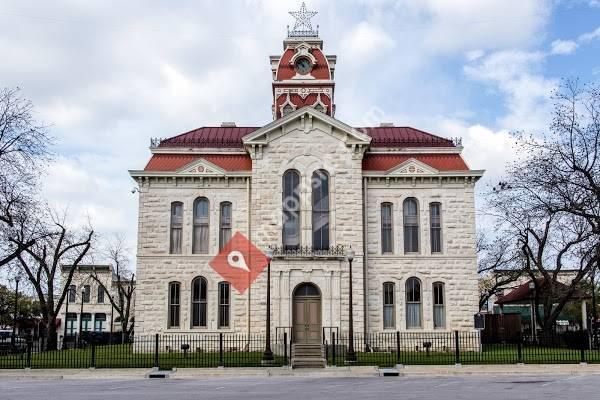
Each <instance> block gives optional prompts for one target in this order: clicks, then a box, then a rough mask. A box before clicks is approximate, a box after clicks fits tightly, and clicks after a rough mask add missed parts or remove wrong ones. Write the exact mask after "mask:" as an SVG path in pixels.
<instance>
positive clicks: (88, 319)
mask: <svg viewBox="0 0 600 400" xmlns="http://www.w3.org/2000/svg"><path fill="white" fill-rule="evenodd" d="M91 330H92V314H90V313H83V314H81V331H82V332H89V331H91Z"/></svg>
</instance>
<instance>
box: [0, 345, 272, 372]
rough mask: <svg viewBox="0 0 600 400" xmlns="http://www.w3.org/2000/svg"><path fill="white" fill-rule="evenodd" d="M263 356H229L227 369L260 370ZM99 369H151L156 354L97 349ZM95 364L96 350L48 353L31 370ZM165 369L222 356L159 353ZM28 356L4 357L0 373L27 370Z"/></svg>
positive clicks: (207, 363)
mask: <svg viewBox="0 0 600 400" xmlns="http://www.w3.org/2000/svg"><path fill="white" fill-rule="evenodd" d="M261 360H262V352H259V351H254V352H243V351H239V352H225V353H223V366H225V367H257V366H261ZM95 361H96V368H151V367H153V365H154V354H153V353H138V352H134V351H133V346H132V345H131V344H123V345H113V346H97V347H96V354H95ZM92 365H93V364H92V348H91V347H87V348H85V349H70V350H57V351H47V352H41V353H32V354H31V368H89V367H91V366H92ZM159 365H160V368H161V369H171V368H173V367H177V368H186V367H187V368H199V367H218V366H219V365H221V364H220V360H219V353H215V352H206V353H196V352H189V353H187V354H184V353H182V352H173V353H167V352H162V353H159ZM274 365H276V366H281V365H283V357H279V356H275V363H274ZM26 366H27V355H26V354H15V355H8V356H0V369H2V368H5V369H6V368H25V367H26Z"/></svg>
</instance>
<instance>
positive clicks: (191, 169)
mask: <svg viewBox="0 0 600 400" xmlns="http://www.w3.org/2000/svg"><path fill="white" fill-rule="evenodd" d="M226 173H227V171H225V170H224V169H223V168H221V167H218V166H216V165H215V164H213V163H211V162H208V161H206V160H204V159H199V160H196V161H194V162H191V163H189V164H188V165H186V166H184V167H182V168H180V169H179V170H178V171H177V175H186V176H223V175H226Z"/></svg>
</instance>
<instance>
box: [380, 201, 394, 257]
mask: <svg viewBox="0 0 600 400" xmlns="http://www.w3.org/2000/svg"><path fill="white" fill-rule="evenodd" d="M392 215H393V205H392V203H381V253H382V254H391V253H393V252H394V231H393V218H392Z"/></svg>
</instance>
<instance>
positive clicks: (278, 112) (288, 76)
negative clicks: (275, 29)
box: [270, 3, 337, 119]
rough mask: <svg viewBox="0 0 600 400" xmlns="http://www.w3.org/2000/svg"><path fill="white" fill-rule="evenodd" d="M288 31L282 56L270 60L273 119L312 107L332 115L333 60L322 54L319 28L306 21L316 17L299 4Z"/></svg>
mask: <svg viewBox="0 0 600 400" xmlns="http://www.w3.org/2000/svg"><path fill="white" fill-rule="evenodd" d="M290 14H291V15H292V16H293V17H294V18H296V23H295V25H294V28H293V29H292V30H290V29H289V27H288V36H287V38H286V39H285V40H284V41H283V54H282V55H281V56H271V57H270V60H271V71H272V73H273V106H272V107H273V119H278V118H281V117H283V116H285V115H287V114H289V113H291V112H293V111H295V110H297V109H299V108H302V107H305V106H311V107H314V108H315V109H316V110H318V111H321V112H323V113H325V114H327V115H329V116H332V117H333V116H334V115H335V103H334V100H333V99H334V91H335V82H334V72H335V63H336V59H337V57H336V56H327V55H325V54H324V53H323V40H321V38H319V27H318V26H317V29H313V27H312V23H311V21H310V18H312V17H314V16H315V15H316V14H317V13H316V12H314V11H307V10H306V5H305V4H304V3H302V7H300V10H299V11H293V12H290Z"/></svg>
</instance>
